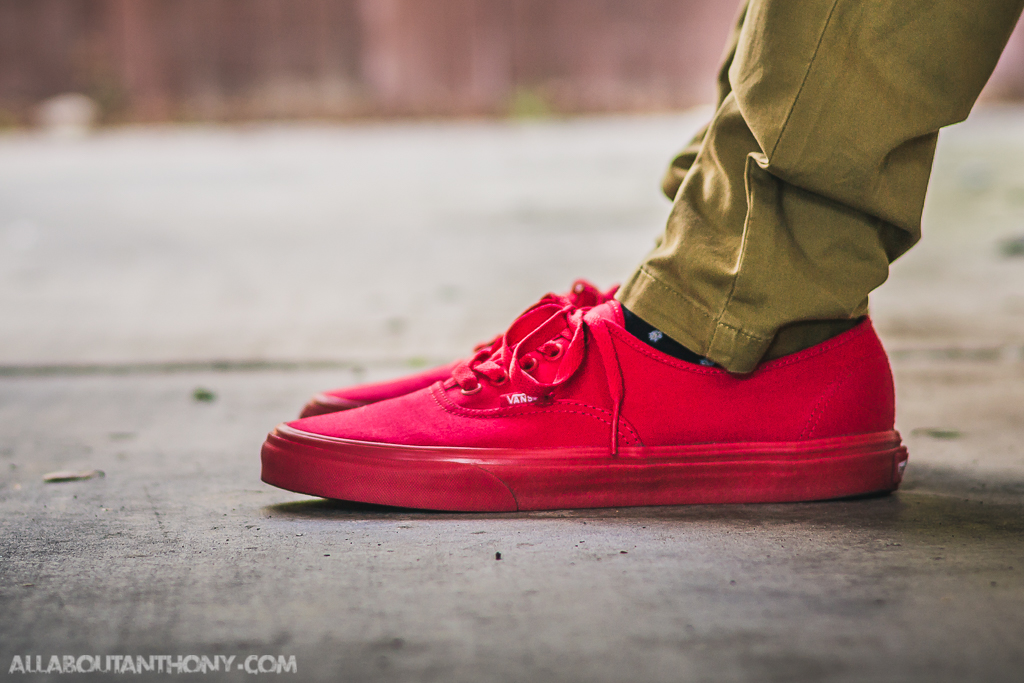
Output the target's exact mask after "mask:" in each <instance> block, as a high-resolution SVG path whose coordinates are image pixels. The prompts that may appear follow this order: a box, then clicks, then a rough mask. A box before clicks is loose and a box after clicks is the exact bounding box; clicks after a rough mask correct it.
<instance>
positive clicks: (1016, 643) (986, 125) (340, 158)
mask: <svg viewBox="0 0 1024 683" xmlns="http://www.w3.org/2000/svg"><path fill="white" fill-rule="evenodd" d="M706 114H707V112H705V111H697V112H691V113H688V114H683V115H679V116H666V117H634V118H598V119H586V120H571V121H550V122H535V123H491V122H484V123H450V124H447V123H446V124H439V123H427V124H415V125H413V124H392V125H352V126H344V127H334V126H251V127H241V128H205V127H197V128H173V129H158V128H157V129H154V128H143V129H126V130H116V131H110V132H103V133H100V134H96V135H93V136H90V137H86V138H83V139H56V138H48V137H42V136H37V135H27V134H13V135H7V136H5V137H0V320H2V323H0V670H2V671H4V672H8V671H10V670H11V669H12V668H13V669H14V671H15V672H14V673H12V674H11V676H9V677H10V678H12V679H17V677H18V676H19V675H20V673H19V672H18V669H17V666H16V663H17V665H21V666H27V667H28V669H33V668H34V667H35V666H36V663H37V660H36V657H37V656H38V657H39V658H40V659H39V662H41V664H42V666H43V668H45V667H46V666H47V664H48V663H49V661H50V656H51V655H56V656H57V657H58V658H60V661H61V662H62V664H61V666H62V668H63V661H64V658H65V657H68V656H72V657H74V658H75V660H76V662H77V663H78V664H80V665H81V666H82V667H83V668H91V661H90V660H89V659H88V658H84V659H83V658H81V656H83V655H101V656H104V657H105V656H107V655H110V656H115V655H131V656H132V657H133V659H132V661H133V663H135V662H137V661H138V659H137V657H138V656H142V657H143V658H144V659H146V658H148V657H149V656H157V655H169V656H171V658H172V659H171V661H172V662H176V661H177V658H178V657H182V658H185V657H188V656H189V655H195V656H196V657H197V659H195V660H183V661H184V662H185V665H186V667H187V668H188V667H195V666H199V664H200V663H201V661H202V660H201V659H199V658H200V657H203V656H205V657H207V659H209V660H210V661H215V662H218V665H221V664H223V661H224V660H221V659H217V657H218V656H220V657H231V656H234V657H235V659H234V660H232V666H231V671H230V672H229V673H225V672H224V670H223V668H218V670H217V671H216V672H214V673H208V674H207V675H208V676H217V677H219V678H228V679H230V678H234V679H242V678H243V677H245V676H247V674H246V673H245V671H244V663H245V662H246V658H247V657H250V656H255V657H257V658H256V659H252V660H248V661H249V665H250V668H253V667H258V666H259V665H260V664H261V660H259V659H258V657H260V656H263V655H272V656H273V657H277V656H278V655H284V656H285V657H286V658H287V657H291V656H294V657H295V662H296V668H297V674H289V673H282V674H280V675H281V676H284V677H286V678H287V677H288V676H292V677H294V678H296V679H300V680H330V681H466V682H467V683H470V682H472V683H476V682H480V681H581V682H583V681H585V682H588V683H590V682H600V681H608V682H618V681H957V682H961V681H1020V680H1022V678H1024V445H1022V444H1024V164H1021V163H1020V161H1019V160H1020V159H1021V158H1022V156H1024V110H1020V109H1012V108H1011V109H988V110H982V111H979V112H976V114H975V115H974V116H973V117H972V119H971V120H970V121H968V122H967V123H966V124H963V125H961V126H958V127H955V128H953V129H950V130H948V131H946V132H945V133H944V135H943V138H942V141H941V143H940V151H939V155H938V158H937V161H936V167H935V177H934V181H933V183H932V187H931V190H930V194H929V199H928V207H927V211H926V216H925V239H924V241H923V242H922V244H921V245H920V246H919V247H917V248H916V249H915V250H914V251H912V252H911V253H910V254H909V255H907V256H906V257H905V258H903V259H901V260H900V261H899V262H897V263H896V264H895V265H894V267H893V271H892V277H891V280H890V282H889V283H887V284H886V285H885V286H884V287H883V288H882V289H881V290H879V292H878V293H877V294H876V295H875V297H874V300H873V307H874V308H873V315H874V317H875V319H876V323H877V324H878V326H879V328H880V330H881V333H882V334H883V337H884V341H885V342H886V344H887V346H888V347H889V349H890V351H891V353H892V357H893V364H894V368H895V373H896V378H897V385H898V394H899V396H898V401H899V403H898V405H899V417H898V421H899V424H898V427H899V428H900V429H901V431H902V432H903V434H904V437H905V439H906V442H907V443H908V446H909V449H910V454H911V459H910V466H909V468H908V470H907V477H906V480H905V485H904V487H903V488H902V490H901V491H900V492H898V493H896V494H894V495H891V496H887V497H881V498H871V499H865V500H851V501H841V502H824V503H810V504H795V505H729V506H717V507H713V506H692V507H665V508H635V509H625V508H624V509H615V510H587V511H557V512H541V513H524V514H513V515H504V514H500V515H499V514H440V513H430V512H416V511H406V510H395V509H384V508H377V507H372V506H365V505H355V504H346V503H340V502H328V501H323V500H317V499H311V498H308V497H305V496H300V495H295V494H291V493H287V492H284V491H280V490H277V489H274V488H271V487H269V486H266V485H264V484H262V483H260V481H259V447H260V444H261V442H262V440H263V438H264V435H265V434H266V432H267V431H268V430H269V429H271V428H272V427H273V426H274V424H275V423H277V422H280V421H282V420H285V419H289V418H291V417H292V416H294V415H295V414H296V412H297V410H298V408H299V406H300V405H301V404H302V403H303V402H304V401H305V399H306V398H307V397H308V395H309V394H311V393H313V392H314V391H317V390H320V389H324V388H327V387H332V386H338V385H343V384H346V383H353V382H359V381H365V380H368V379H378V378H384V377H388V376H394V375H398V374H401V373H403V372H407V371H408V370H409V369H410V368H413V367H420V366H422V365H423V364H424V363H429V362H434V361H439V360H442V359H448V358H451V357H454V356H457V355H461V354H463V353H465V352H466V350H467V349H468V348H469V347H470V346H471V345H472V344H473V343H474V342H475V341H477V340H480V339H483V338H486V337H489V336H490V335H492V334H494V333H495V332H497V331H499V330H500V329H502V328H503V327H504V326H505V325H506V324H507V323H508V322H509V321H510V320H511V319H512V318H513V317H514V316H515V314H516V313H517V312H518V311H519V310H520V309H522V308H523V307H525V306H526V305H527V304H529V303H530V302H531V301H532V300H534V299H536V298H537V297H538V296H539V295H540V294H542V293H543V292H545V291H548V290H562V289H565V288H566V287H567V286H568V285H569V283H570V282H571V281H572V280H573V279H574V278H576V277H587V278H590V279H592V280H594V281H596V282H598V283H600V284H602V285H607V284H610V283H611V282H613V281H615V280H619V279H621V278H623V277H625V276H626V275H627V274H628V273H629V271H630V269H631V268H632V266H633V265H634V264H635V263H636V262H637V260H638V259H639V258H640V257H641V256H642V254H643V253H644V252H645V251H646V249H647V248H648V247H649V246H650V245H651V244H652V241H653V239H654V237H655V235H656V234H657V233H658V231H659V230H660V227H661V224H662V223H663V221H664V218H665V215H666V212H667V208H668V204H667V201H665V200H664V199H663V198H661V197H660V196H659V194H658V192H657V185H658V179H659V176H660V172H661V169H662V167H663V165H664V163H665V162H666V161H667V160H668V158H669V157H670V155H671V154H672V152H673V151H674V148H676V147H678V146H680V145H682V144H683V142H685V140H686V138H687V136H688V134H689V133H690V132H692V131H693V130H694V129H695V128H696V127H697V126H698V125H699V123H700V121H701V119H702V118H703V117H704V116H706ZM1015 240H1017V241H1015ZM94 468H95V469H99V470H102V471H103V472H105V477H103V478H93V479H89V480H84V481H75V482H65V483H44V481H43V476H44V474H46V473H49V472H52V471H54V470H65V469H73V470H81V469H94ZM498 552H500V553H501V559H500V560H496V559H495V553H498ZM112 661H114V662H122V663H123V661H124V660H120V659H116V660H112ZM146 661H147V662H148V661H149V660H148V659H146ZM154 661H155V660H154ZM269 661H270V660H269V659H267V660H264V661H263V662H262V664H263V666H264V668H265V669H269V668H271V666H270V663H269ZM239 664H243V670H238V668H237V667H238V665H239ZM102 666H105V664H103V665H101V668H102ZM190 670H191V669H190ZM124 676H125V675H115V674H113V673H108V674H107V675H105V676H104V675H103V674H97V673H94V674H93V675H92V677H91V678H92V679H101V678H113V679H116V680H122V679H123V677H124ZM31 677H32V676H30V675H29V674H26V678H31ZM50 677H51V678H60V679H61V680H64V679H63V678H62V677H60V676H57V675H56V674H55V673H54V674H51V676H50ZM36 678H38V679H42V678H45V676H36ZM204 680H205V679H204Z"/></svg>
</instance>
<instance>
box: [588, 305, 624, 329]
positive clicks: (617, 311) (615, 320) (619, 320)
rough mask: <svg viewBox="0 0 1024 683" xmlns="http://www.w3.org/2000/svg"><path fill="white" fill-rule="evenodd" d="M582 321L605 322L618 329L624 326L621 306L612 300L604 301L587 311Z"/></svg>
mask: <svg viewBox="0 0 1024 683" xmlns="http://www.w3.org/2000/svg"><path fill="white" fill-rule="evenodd" d="M583 319H584V320H586V321H587V322H596V321H597V320H606V321H608V322H610V323H612V324H614V325H616V326H618V327H625V326H626V320H625V318H624V317H623V315H622V304H620V303H619V302H618V301H615V300H614V299H612V300H611V301H606V302H604V303H603V304H601V305H599V306H594V307H593V308H591V309H590V310H589V311H587V313H586V315H584V316H583Z"/></svg>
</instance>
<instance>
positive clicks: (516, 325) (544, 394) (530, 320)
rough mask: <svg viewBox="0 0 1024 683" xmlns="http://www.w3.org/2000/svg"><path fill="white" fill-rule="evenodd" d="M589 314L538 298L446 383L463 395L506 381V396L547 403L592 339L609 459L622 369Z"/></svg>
mask: <svg viewBox="0 0 1024 683" xmlns="http://www.w3.org/2000/svg"><path fill="white" fill-rule="evenodd" d="M590 310H591V307H590V306H587V307H579V306H576V305H575V304H574V303H573V302H571V301H559V300H548V301H544V300H542V301H541V302H540V303H538V304H537V305H536V306H534V307H532V308H530V309H529V310H527V311H526V312H525V313H523V314H522V315H521V316H519V318H517V319H516V320H515V322H513V323H512V325H511V326H510V327H509V328H508V330H507V331H506V332H505V334H504V335H502V336H501V337H499V338H498V339H496V340H495V341H494V342H493V343H492V344H491V345H490V346H487V347H484V348H481V349H480V350H478V351H477V353H476V354H474V355H473V357H472V358H469V359H468V360H464V361H462V362H460V363H459V364H457V365H456V366H455V369H454V370H453V371H452V380H454V382H455V384H457V385H458V386H459V388H460V389H461V390H462V393H463V394H466V395H467V396H468V395H471V394H475V393H477V392H479V391H480V390H481V389H482V388H483V385H482V384H481V382H482V381H485V382H488V383H490V384H491V385H493V386H502V385H505V384H506V383H507V385H508V388H509V392H510V393H513V394H523V395H525V396H526V397H527V399H526V400H527V401H528V402H531V403H533V402H540V403H542V404H543V403H548V402H550V401H552V400H553V395H554V393H555V390H556V389H557V388H558V387H560V386H562V385H563V384H565V383H566V382H568V381H569V380H570V379H571V378H572V376H573V375H574V374H576V372H577V370H579V367H580V365H581V364H582V362H583V358H584V355H585V352H586V345H587V340H588V339H593V340H594V342H595V343H596V344H597V350H598V355H599V356H600V358H601V362H602V365H603V367H604V371H605V377H606V379H607V383H608V393H609V394H610V395H611V398H612V428H611V452H612V455H615V454H616V453H617V452H618V434H619V414H620V412H621V410H622V401H623V393H624V388H623V382H622V369H621V368H620V367H619V359H618V356H617V355H616V353H615V346H614V344H613V343H612V340H611V335H610V333H609V332H608V323H607V322H606V321H604V320H602V319H601V318H600V317H599V316H596V315H588V312H589V311H590ZM540 377H544V378H545V379H544V380H542V379H540ZM451 386H453V385H449V387H451Z"/></svg>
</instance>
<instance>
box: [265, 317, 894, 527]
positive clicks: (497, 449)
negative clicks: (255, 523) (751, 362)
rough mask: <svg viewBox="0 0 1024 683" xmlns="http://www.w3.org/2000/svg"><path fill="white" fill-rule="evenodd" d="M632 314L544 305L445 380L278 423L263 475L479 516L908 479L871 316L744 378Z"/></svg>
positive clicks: (756, 497)
mask: <svg viewBox="0 0 1024 683" xmlns="http://www.w3.org/2000/svg"><path fill="white" fill-rule="evenodd" d="M623 324H624V321H623V316H622V309H621V306H620V304H619V303H618V302H616V301H609V302H606V303H604V304H601V305H599V306H596V307H594V308H590V309H587V310H583V309H579V308H576V307H574V306H572V305H571V304H564V303H560V302H555V301H552V302H549V303H542V304H540V305H538V306H536V307H534V308H532V309H531V310H529V311H527V312H526V313H524V314H523V315H522V316H521V317H520V318H519V319H518V320H516V321H515V323H513V324H512V326H511V327H510V328H509V330H508V331H507V332H506V333H505V335H504V337H503V338H502V339H501V340H500V341H499V342H497V343H496V345H495V348H494V350H493V352H492V353H491V354H489V355H488V356H487V357H483V356H481V357H474V358H473V359H470V360H468V361H463V362H461V363H458V364H456V365H455V366H454V368H453V369H452V371H451V373H450V376H449V377H447V378H446V379H444V380H443V381H437V382H435V383H433V384H432V385H430V386H428V387H426V388H423V389H420V390H418V391H415V392H413V393H410V394H407V395H404V396H401V397H398V398H394V399H391V400H388V401H382V402H379V403H375V404H371V405H367V406H364V407H362V408H359V409H357V410H351V411H345V412H338V413H333V414H329V415H321V416H318V417H311V418H307V419H300V420H297V421H294V422H290V423H287V424H283V425H280V426H278V427H277V429H275V430H274V432H272V433H271V434H270V436H269V437H268V438H267V441H266V443H265V444H264V446H263V453H262V459H263V474H262V477H263V481H265V482H267V483H269V484H273V485H275V486H279V487H281V488H285V489H288V490H291V491H297V492H299V493H306V494H311V495H315V496H322V497H326V498H337V499H343V500H350V501H359V502H365V503H377V504H383V505H394V506H401V507H411V508H426V509H435V510H466V511H470V510H479V511H484V510H490V511H513V510H539V509H554V508H584V507H617V506H628V505H668V504H683V503H750V502H784V501H802V500H821V499H828V498H839V497H845V496H853V495H860V494H869V493H880V492H887V491H892V490H895V489H896V488H897V487H898V486H899V483H900V480H901V478H902V475H903V469H904V467H905V466H906V461H907V452H906V449H905V448H904V447H903V446H902V445H901V442H900V436H899V434H898V433H897V432H896V431H894V430H893V421H894V397H893V385H892V375H891V373H890V370H889V364H888V360H887V358H886V355H885V351H884V350H883V349H882V345H881V343H880V342H879V340H878V337H877V335H876V334H875V331H874V329H873V328H872V326H871V323H870V322H869V321H867V320H865V321H863V322H862V323H861V324H859V325H858V326H857V327H855V328H853V329H852V330H850V331H848V332H844V333H843V334H840V335H839V336H837V337H834V338H832V339H830V340H828V341H826V342H823V343H821V344H818V345H817V346H814V347H811V348H809V349H806V350H804V351H801V352H799V353H795V354H792V355H790V356H785V357H783V358H780V359H778V360H774V361H770V362H767V363H764V364H762V365H761V366H760V367H759V368H758V369H757V370H756V371H755V372H753V373H751V374H750V375H745V376H737V375H731V374H729V373H728V372H726V371H725V370H721V369H718V368H709V367H702V366H700V365H696V364H692V363H687V362H685V361H680V360H677V359H675V358H672V357H670V356H667V355H665V354H663V353H660V352H658V351H657V350H655V349H653V348H651V347H650V346H649V345H647V344H645V343H643V342H642V341H640V340H638V339H637V338H636V337H634V336H633V335H631V334H630V333H629V332H627V331H626V330H625V329H624V328H623Z"/></svg>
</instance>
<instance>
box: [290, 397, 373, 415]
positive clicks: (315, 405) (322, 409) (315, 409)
mask: <svg viewBox="0 0 1024 683" xmlns="http://www.w3.org/2000/svg"><path fill="white" fill-rule="evenodd" d="M365 405H366V401H352V400H349V399H347V398H338V397H337V396H331V395H330V394H317V395H316V396H314V397H313V398H312V399H310V401H309V403H307V404H306V405H305V406H303V408H302V412H301V413H299V418H300V419H301V418H304V417H313V416H314V415H326V414H327V413H337V412H340V411H342V410H352V409H353V408H359V407H360V406H365Z"/></svg>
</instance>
